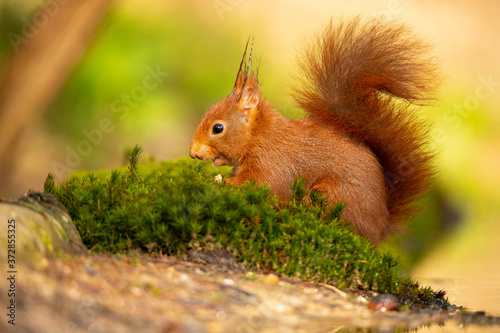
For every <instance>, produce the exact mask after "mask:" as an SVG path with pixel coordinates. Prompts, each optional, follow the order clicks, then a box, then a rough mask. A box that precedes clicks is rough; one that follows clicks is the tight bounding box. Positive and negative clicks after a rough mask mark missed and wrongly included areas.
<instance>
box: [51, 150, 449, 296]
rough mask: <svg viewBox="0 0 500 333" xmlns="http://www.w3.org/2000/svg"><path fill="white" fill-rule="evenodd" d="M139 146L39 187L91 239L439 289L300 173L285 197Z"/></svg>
mask: <svg viewBox="0 0 500 333" xmlns="http://www.w3.org/2000/svg"><path fill="white" fill-rule="evenodd" d="M139 154H140V149H139V148H138V147H136V148H135V149H134V150H132V153H131V157H130V159H129V161H130V164H129V166H128V169H127V167H122V168H118V169H116V170H113V171H99V172H80V173H75V174H73V175H72V176H71V177H70V178H69V179H67V180H65V181H63V182H62V183H61V184H60V185H59V186H56V185H55V183H54V180H53V177H52V176H51V175H49V176H48V177H47V181H46V183H45V188H44V189H45V191H46V192H49V193H52V194H53V195H55V196H56V198H57V199H58V200H59V201H61V203H63V204H64V205H65V206H66V208H67V209H68V211H69V213H70V215H71V217H72V219H73V221H74V223H75V225H76V226H77V228H78V230H79V232H80V234H81V237H82V240H83V242H84V244H85V245H86V246H87V247H88V248H90V249H92V250H94V251H98V252H100V251H107V252H112V253H124V252H127V251H130V250H137V249H140V250H142V251H145V252H148V253H163V254H168V255H175V256H185V255H187V254H188V253H189V251H190V250H200V249H201V250H213V249H229V250H230V251H232V252H233V253H234V254H235V255H236V258H237V260H238V261H239V262H240V263H242V264H243V265H244V266H246V267H247V268H248V269H264V270H267V271H274V272H276V273H278V274H282V275H287V276H292V277H298V278H300V279H302V280H308V281H316V282H323V283H329V284H333V285H336V286H338V287H340V288H353V289H358V290H359V289H360V290H366V291H376V292H380V293H391V294H396V295H399V296H400V299H401V301H402V303H403V304H404V303H407V302H410V301H411V302H413V301H414V300H416V299H418V298H419V297H420V298H422V297H424V298H425V299H422V300H423V301H422V302H423V303H425V302H427V303H429V302H432V301H433V300H435V298H436V297H435V296H436V293H433V292H432V291H429V290H427V289H422V288H420V287H418V285H416V284H415V283H414V282H413V281H411V280H410V279H406V278H403V277H400V276H399V268H398V260H397V259H396V258H394V257H393V256H392V255H390V254H380V253H379V252H378V251H377V250H376V249H375V248H374V247H373V246H372V245H371V244H370V243H369V242H368V241H367V240H366V239H364V238H362V237H360V236H358V235H355V234H354V233H353V232H352V230H351V228H350V227H349V225H347V224H345V223H344V222H342V221H341V220H340V219H339V216H340V214H341V212H342V208H343V207H342V205H336V206H335V205H334V206H331V207H329V206H327V202H326V201H325V199H324V197H323V196H321V195H319V194H318V193H315V192H313V193H312V194H311V195H310V196H309V197H308V198H304V196H305V194H306V192H305V191H304V187H303V182H302V181H301V180H300V179H299V180H297V181H296V182H295V184H294V185H293V191H294V195H293V196H292V198H291V199H290V201H289V202H288V203H285V204H283V203H279V202H278V201H277V199H276V197H275V196H273V195H272V194H271V192H270V190H269V188H267V187H265V186H257V185H256V184H252V183H251V182H248V183H246V184H244V185H243V186H241V187H234V186H231V185H228V184H225V183H216V182H215V181H214V177H215V176H216V175H217V174H219V173H220V172H221V170H222V171H223V173H224V177H227V174H228V172H229V170H228V169H221V168H218V169H216V168H214V167H212V166H211V165H210V164H209V163H203V162H199V161H186V160H182V161H176V162H159V163H154V162H149V163H147V164H141V163H139V162H138V161H139ZM441 299H442V296H441ZM443 302H445V303H446V304H444V305H443V306H445V305H447V302H446V301H443ZM423 303H422V304H423Z"/></svg>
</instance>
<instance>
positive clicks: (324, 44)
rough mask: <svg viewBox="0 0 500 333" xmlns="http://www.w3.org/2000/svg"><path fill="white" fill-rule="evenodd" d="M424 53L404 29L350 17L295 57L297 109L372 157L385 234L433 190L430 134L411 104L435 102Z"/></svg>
mask: <svg viewBox="0 0 500 333" xmlns="http://www.w3.org/2000/svg"><path fill="white" fill-rule="evenodd" d="M429 51H430V46H429V45H428V44H426V43H424V42H423V41H421V40H420V39H418V38H417V37H416V36H415V35H414V33H413V32H412V30H411V29H410V28H408V27H407V26H405V25H404V24H399V23H395V22H391V21H384V20H382V19H372V20H368V21H363V20H361V19H360V18H356V19H353V20H350V21H341V22H340V23H338V24H334V23H333V22H332V23H330V25H328V27H327V28H326V29H325V30H324V32H323V33H322V34H321V35H320V36H319V37H318V38H317V40H315V41H314V42H313V44H311V45H310V46H309V48H306V49H305V51H304V53H303V54H301V55H300V56H299V57H298V63H299V69H300V75H299V80H300V81H302V82H301V83H302V85H301V86H300V88H297V89H295V90H294V97H295V99H296V101H297V103H298V104H299V106H300V107H301V108H302V109H303V110H305V111H306V112H307V113H308V114H309V115H310V117H311V118H315V119H318V120H319V121H322V122H327V123H331V124H332V125H333V126H336V127H337V128H340V129H342V130H343V131H344V132H345V133H347V134H348V135H350V136H351V137H353V138H355V139H357V140H360V141H362V142H364V143H365V144H366V145H367V146H368V147H369V148H370V149H371V150H372V151H373V153H374V154H375V155H376V157H377V158H378V160H379V162H380V164H381V166H382V169H383V172H384V178H385V183H386V191H387V209H388V212H389V226H390V230H388V232H395V231H397V230H398V229H399V226H400V222H402V221H403V220H406V219H408V218H409V217H410V216H411V215H412V214H413V213H414V212H415V211H416V210H417V209H418V207H417V206H415V205H414V203H415V201H416V200H417V199H419V198H420V197H421V196H422V194H423V193H424V192H425V191H427V190H428V189H429V187H430V185H431V180H432V176H433V171H432V167H431V160H432V157H433V154H432V152H431V151H430V150H429V148H428V137H427V135H428V134H427V132H428V129H429V128H428V126H427V125H426V124H425V122H423V121H422V120H420V119H419V118H418V117H416V115H415V113H414V111H415V110H414V105H413V104H418V103H420V102H422V101H426V100H430V99H432V98H434V97H435V96H434V93H435V88H436V86H437V83H438V82H439V71H438V69H437V66H436V62H435V61H434V59H433V58H432V57H431V56H430V55H429ZM346 153H347V152H346Z"/></svg>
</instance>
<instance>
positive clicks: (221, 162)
mask: <svg viewBox="0 0 500 333" xmlns="http://www.w3.org/2000/svg"><path fill="white" fill-rule="evenodd" d="M212 162H213V165H214V166H216V167H218V166H223V165H227V163H226V160H225V159H224V158H223V157H220V156H215V157H213V158H212Z"/></svg>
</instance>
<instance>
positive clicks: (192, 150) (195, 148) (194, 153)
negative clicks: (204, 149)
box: [189, 143, 200, 159]
mask: <svg viewBox="0 0 500 333" xmlns="http://www.w3.org/2000/svg"><path fill="white" fill-rule="evenodd" d="M199 151H200V145H199V144H197V143H192V144H191V147H189V156H191V158H193V159H194V158H198V159H199V158H200V156H198V153H199Z"/></svg>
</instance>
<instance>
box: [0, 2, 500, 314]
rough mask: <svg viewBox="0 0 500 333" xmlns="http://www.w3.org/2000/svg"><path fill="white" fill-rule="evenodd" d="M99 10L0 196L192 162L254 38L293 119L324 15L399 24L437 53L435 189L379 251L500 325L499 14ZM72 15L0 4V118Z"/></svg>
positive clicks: (181, 7)
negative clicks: (295, 90)
mask: <svg viewBox="0 0 500 333" xmlns="http://www.w3.org/2000/svg"><path fill="white" fill-rule="evenodd" d="M91 2H92V1H91ZM94 2H95V1H94ZM107 2H108V3H109V5H108V6H106V7H105V9H100V10H98V12H99V13H100V14H101V15H100V16H99V15H97V14H95V16H96V19H95V28H93V29H89V31H88V32H87V35H85V34H83V35H84V36H86V39H85V38H83V37H82V43H81V45H80V46H81V50H79V51H78V52H74V53H73V54H71V53H69V54H70V56H71V57H72V58H74V61H73V65H71V66H68V67H67V68H65V69H62V70H61V69H60V72H58V73H57V75H55V77H56V78H59V79H60V83H59V85H58V84H54V87H55V88H54V89H53V90H51V94H47V98H46V101H45V102H39V103H38V104H36V106H35V107H32V110H33V111H32V112H31V113H30V114H28V115H26V114H23V113H22V110H19V111H16V112H19V118H21V117H24V118H23V122H22V124H23V125H22V130H20V131H18V132H17V133H16V134H15V135H14V136H12V137H13V138H14V139H15V140H14V141H12V142H13V143H9V145H8V147H7V148H6V149H4V150H3V151H1V152H2V154H3V156H1V159H2V161H1V162H0V163H2V165H3V168H2V173H3V174H4V177H2V178H1V181H2V183H1V186H0V196H3V197H5V196H16V195H19V194H21V193H23V192H25V191H26V190H28V189H35V190H40V189H41V188H42V185H43V181H44V180H45V177H46V175H47V173H48V172H52V173H55V174H56V177H58V179H63V178H64V177H65V176H67V175H68V173H69V172H71V171H72V170H76V169H84V170H88V169H102V168H114V167H117V166H119V165H121V164H123V163H124V159H123V155H124V151H125V149H126V148H127V147H131V146H133V145H135V144H140V145H141V146H142V147H143V148H144V151H145V153H146V154H148V155H151V156H154V157H155V158H156V159H158V160H164V159H177V158H186V157H188V149H189V143H190V140H191V136H192V134H193V132H194V130H195V128H196V125H197V124H198V121H199V119H200V118H201V116H202V115H203V113H204V112H205V110H206V109H207V108H208V107H209V106H210V105H211V104H212V103H213V102H215V101H217V100H219V99H221V98H223V97H225V96H226V95H227V94H229V93H230V91H231V89H232V86H233V83H234V79H235V75H236V72H237V69H238V66H239V62H240V59H241V55H242V52H243V49H244V46H245V43H246V41H247V39H248V38H249V36H253V37H254V38H255V48H254V55H255V59H257V64H258V66H259V78H260V81H261V83H262V89H263V91H264V97H265V98H267V99H268V100H269V101H270V102H272V103H273V104H274V106H275V107H276V108H277V109H279V110H280V111H282V112H283V113H284V114H285V115H286V116H289V117H291V116H296V115H297V114H298V112H299V111H298V110H297V109H296V108H294V106H293V101H292V99H291V97H290V96H289V94H288V93H289V90H290V89H289V88H290V86H291V85H292V84H293V80H292V75H293V74H294V59H295V56H296V53H297V51H299V50H300V49H301V46H302V45H303V44H304V41H306V40H307V39H308V38H310V37H311V36H312V35H313V34H314V33H315V32H317V31H319V30H320V29H321V27H322V26H323V25H324V24H326V23H327V22H328V21H329V20H330V19H331V18H332V17H333V18H338V17H342V16H346V17H348V16H352V15H362V16H373V15H384V16H386V17H387V18H396V19H402V20H404V21H406V22H408V23H409V24H411V25H413V26H415V28H416V30H417V31H418V32H419V33H420V34H421V35H422V36H423V37H424V38H426V39H428V40H430V41H431V42H432V43H433V44H434V45H435V50H434V53H435V55H436V56H437V57H438V58H439V59H440V62H441V63H442V66H443V71H444V73H445V76H446V80H445V82H444V84H443V89H442V91H441V99H440V100H439V101H437V102H436V104H435V105H434V106H433V107H431V108H427V109H424V110H422V112H423V113H425V116H426V117H428V118H430V119H431V120H432V121H433V123H434V129H433V131H432V133H431V134H432V137H433V139H432V140H433V142H434V143H435V145H436V150H437V151H439V158H438V160H437V162H436V168H437V171H438V183H437V186H436V189H435V190H434V191H432V192H431V193H430V194H429V195H428V196H427V197H426V198H425V199H424V201H423V202H424V204H425V205H426V206H428V207H429V209H428V211H427V212H426V213H425V214H423V215H421V216H420V217H418V218H417V219H415V221H413V222H412V223H411V224H410V230H412V231H411V232H410V234H409V235H402V236H395V237H392V238H391V239H390V240H389V241H388V242H386V243H385V244H383V245H382V248H383V249H384V250H385V249H390V250H392V251H395V252H397V253H398V254H399V255H401V257H402V259H403V263H404V265H405V267H407V269H408V270H409V271H411V272H412V274H414V275H415V277H416V278H417V279H418V278H419V277H421V278H422V279H423V280H424V281H429V283H431V284H434V285H436V286H443V287H444V288H446V289H447V290H448V293H449V296H450V299H451V300H452V301H453V302H457V303H461V304H464V303H465V304H466V305H470V306H471V307H476V308H481V309H486V310H488V309H489V310H490V311H492V312H493V313H496V314H500V308H499V307H500V306H499V305H498V304H500V287H498V286H496V285H497V283H496V281H500V259H499V257H500V191H499V190H498V189H499V187H500V132H499V131H498V128H500V112H499V110H498V105H500V65H499V62H498V59H500V43H499V42H498V33H500V22H499V20H498V17H499V14H500V3H499V2H497V1H481V2H476V3H472V2H469V1H464V0H462V1H451V0H448V1H440V2H435V1H430V0H424V1H408V0H406V1H405V0H399V1H397V0H386V1H351V2H348V3H347V2H346V3H343V2H340V1H338V2H332V1H315V2H311V1H284V0H283V1H263V0H259V1H243V0H220V1H219V0H214V1H181V0H169V1H155V0H147V1H132V0H124V1H119V2H113V1H109V0H108V1H107ZM72 3H75V1H74V0H73V1H71V0H70V1H68V0H64V1H62V0H60V1H57V0H54V1H52V2H40V1H23V2H20V1H3V2H2V3H0V36H2V38H1V39H0V80H2V81H0V89H2V90H0V107H3V106H4V104H2V102H5V100H6V99H8V98H9V97H10V96H12V94H13V93H12V91H10V92H9V90H8V87H9V86H10V87H12V86H14V87H15V85H14V83H12V82H15V79H16V75H15V73H17V72H18V71H21V69H22V71H26V72H27V73H29V74H28V76H27V77H24V79H23V80H25V81H23V83H17V84H19V85H20V86H21V87H24V86H25V85H26V84H28V83H30V82H35V83H36V82H38V81H37V79H38V78H39V77H43V76H44V75H46V73H44V66H43V65H44V64H43V63H41V66H39V67H36V68H41V69H37V70H31V71H30V70H29V68H27V67H28V66H23V64H24V63H26V64H35V65H37V64H38V65H40V63H39V62H43V61H44V60H43V59H47V58H43V57H41V56H40V58H38V57H39V54H38V53H37V52H35V51H32V50H31V51H30V52H28V51H23V48H26V47H27V45H28V44H30V43H31V44H35V41H36V42H38V43H39V45H42V46H38V49H42V50H43V49H44V45H48V46H47V47H49V45H51V46H50V47H51V48H54V56H56V55H57V54H58V53H57V52H58V51H57V50H58V49H57V48H58V47H59V46H58V44H57V41H58V40H57V38H61V40H62V37H53V38H51V36H52V35H51V34H50V33H47V34H46V35H44V36H45V37H44V38H45V39H44V38H42V37H40V35H41V33H39V31H42V30H44V29H45V30H47V29H48V28H47V27H49V26H50V25H51V23H52V21H55V20H57V19H59V16H61V15H59V14H61V13H65V12H64V11H65V8H69V6H70V5H72ZM89 3H90V2H89ZM49 4H50V5H51V6H52V7H50V6H49ZM94 12H96V10H94ZM78 19H79V18H78V17H76V18H75V17H73V18H72V19H71V20H68V22H66V23H65V24H67V25H66V26H72V25H76V24H77V23H75V22H78ZM60 30H64V29H59V33H61V34H62V33H64V31H62V32H61V31H60ZM69 33H70V32H68V34H69ZM54 36H56V35H54ZM57 36H60V35H57ZM77 37H78V35H77ZM77 37H76V38H77ZM61 43H62V42H61ZM54 45H55V46H54ZM35 50H37V49H36V48H35ZM23 52H24V53H23ZM51 52H52V51H51ZM50 54H51V53H50V52H49V55H48V57H49V58H48V59H50ZM22 57H24V58H22ZM16 58H17V60H16ZM62 58H64V57H62ZM19 59H20V60H19ZM16 61H17V63H16ZM37 62H38V63H37ZM13 64H14V65H15V66H14V65H13ZM16 66H17V67H16ZM30 66H31V65H30ZM47 70H50V68H49V66H48V67H47ZM9 71H10V73H11V74H10V76H9V75H6V74H5V73H9ZM2 73H3V74H2ZM12 73H14V74H12ZM56 81H57V80H56ZM24 82H26V83H24ZM35 83H34V84H35ZM40 88H44V86H43V84H40ZM33 90H34V91H35V92H36V87H35V88H33ZM17 98H18V99H19V101H22V100H23V99H24V98H26V99H32V98H33V100H34V101H35V102H36V101H38V100H36V99H35V98H34V97H31V96H21V97H17ZM14 105H16V103H14ZM19 105H23V104H21V103H19ZM11 108H12V107H11ZM5 110H6V109H3V110H2V109H0V116H1V114H2V112H4V111H5ZM14 110H15V107H14ZM1 119H4V118H0V120H1ZM11 119H15V118H11ZM0 126H2V128H4V129H5V128H8V127H9V126H11V124H10V123H5V122H4V123H0ZM3 135H6V134H5V133H4V132H3V131H0V141H2V140H4V137H3ZM6 142H7V141H6ZM75 155H78V156H75ZM478 279H480V282H478V281H479V280H478ZM495 286H496V287H495ZM495 288H496V289H495Z"/></svg>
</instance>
